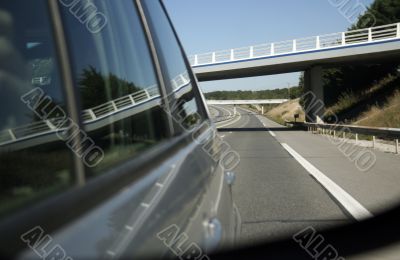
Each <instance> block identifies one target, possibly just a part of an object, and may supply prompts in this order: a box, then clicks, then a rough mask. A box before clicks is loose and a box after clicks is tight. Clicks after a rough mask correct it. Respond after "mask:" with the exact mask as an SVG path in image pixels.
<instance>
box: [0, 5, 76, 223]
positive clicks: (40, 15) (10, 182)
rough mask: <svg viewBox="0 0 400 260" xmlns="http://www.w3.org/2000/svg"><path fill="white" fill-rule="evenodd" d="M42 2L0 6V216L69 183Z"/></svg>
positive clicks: (62, 112)
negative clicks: (59, 132)
mask: <svg viewBox="0 0 400 260" xmlns="http://www.w3.org/2000/svg"><path fill="white" fill-rule="evenodd" d="M46 2H47V1H44V0H39V1H34V2H33V1H22V0H14V1H3V2H1V3H0V28H1V32H0V34H1V40H0V57H1V58H0V75H1V76H0V91H1V95H0V187H1V188H0V215H2V214H3V215H4V214H5V213H9V212H11V211H14V210H16V209H18V208H22V207H23V206H25V205H29V204H31V203H32V201H36V200H38V199H39V198H44V197H47V196H49V195H50V194H53V193H55V192H59V191H61V190H64V189H66V188H67V187H69V186H70V185H71V184H72V183H73V178H72V177H71V176H73V175H72V174H71V170H70V165H72V162H71V158H72V157H71V152H70V150H69V149H68V147H67V145H66V144H65V141H63V140H61V139H60V138H59V137H58V135H57V131H58V130H60V129H63V128H64V126H65V124H64V122H65V119H66V118H67V116H68V113H67V111H66V102H65V98H64V95H63V87H62V84H61V81H60V71H59V66H58V63H57V59H56V53H55V47H54V45H55V44H54V35H53V33H52V28H51V21H50V14H49V10H48V9H47V5H46Z"/></svg>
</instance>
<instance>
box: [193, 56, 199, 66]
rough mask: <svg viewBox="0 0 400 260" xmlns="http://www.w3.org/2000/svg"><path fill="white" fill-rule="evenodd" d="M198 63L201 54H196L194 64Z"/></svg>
mask: <svg viewBox="0 0 400 260" xmlns="http://www.w3.org/2000/svg"><path fill="white" fill-rule="evenodd" d="M197 64H199V56H197V54H196V55H194V65H195V66H196V65H197Z"/></svg>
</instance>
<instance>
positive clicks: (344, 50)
mask: <svg viewBox="0 0 400 260" xmlns="http://www.w3.org/2000/svg"><path fill="white" fill-rule="evenodd" d="M398 58H400V23H397V24H389V25H383V26H377V27H372V28H367V29H360V30H354V31H347V32H338V33H331V34H326V35H319V36H312V37H306V38H301V39H294V40H289V41H282V42H276V43H266V44H261V45H255V46H248V47H243V48H237V49H230V50H222V51H214V52H209V53H205V54H197V55H193V56H190V57H189V60H190V62H191V65H192V67H193V70H194V72H195V73H196V75H197V77H198V80H199V81H211V80H222V79H233V78H243V77H252V76H264V75H274V74H281V73H291V72H299V71H305V87H306V89H307V90H309V91H311V92H312V93H313V94H314V95H315V97H316V98H318V100H322V101H323V100H324V91H323V81H322V69H323V68H324V67H331V66H338V65H346V64H365V63H377V62H379V63H381V62H385V61H390V60H394V59H398ZM308 112H309V113H308V114H309V116H308V118H309V119H310V118H311V120H310V121H318V118H319V117H321V116H322V114H323V112H324V111H323V110H319V111H315V110H314V109H311V110H310V111H308Z"/></svg>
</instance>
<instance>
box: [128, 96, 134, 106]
mask: <svg viewBox="0 0 400 260" xmlns="http://www.w3.org/2000/svg"><path fill="white" fill-rule="evenodd" d="M129 99H130V100H131V102H132V105H134V104H135V99H134V98H133V96H132V95H129Z"/></svg>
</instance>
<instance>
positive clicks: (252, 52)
mask: <svg viewBox="0 0 400 260" xmlns="http://www.w3.org/2000/svg"><path fill="white" fill-rule="evenodd" d="M253 57H254V47H253V46H251V47H250V58H253Z"/></svg>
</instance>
